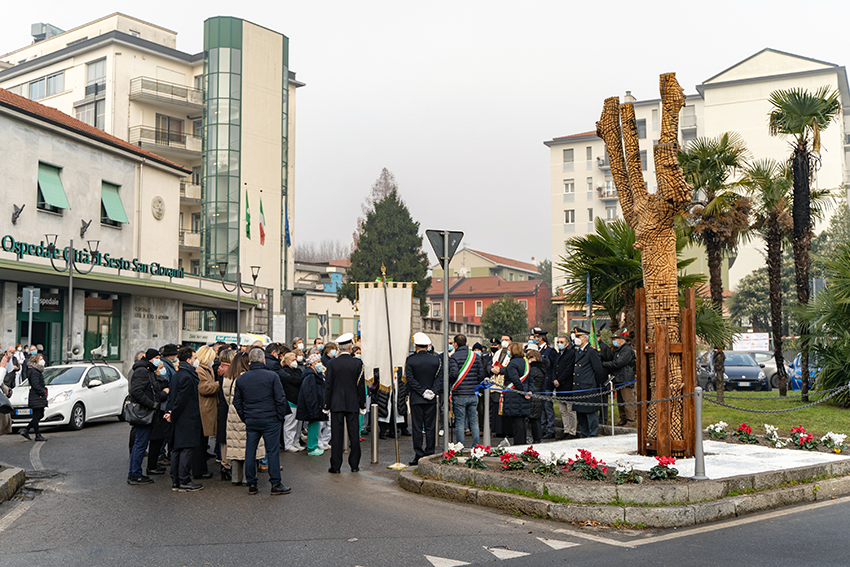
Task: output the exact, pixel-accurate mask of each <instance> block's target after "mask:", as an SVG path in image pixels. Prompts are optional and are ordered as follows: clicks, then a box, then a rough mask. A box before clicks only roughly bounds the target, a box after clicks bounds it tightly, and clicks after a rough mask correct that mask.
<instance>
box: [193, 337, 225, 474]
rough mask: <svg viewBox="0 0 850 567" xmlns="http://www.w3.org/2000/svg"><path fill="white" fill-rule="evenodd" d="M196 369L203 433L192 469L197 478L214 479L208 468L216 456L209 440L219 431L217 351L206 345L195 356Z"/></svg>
mask: <svg viewBox="0 0 850 567" xmlns="http://www.w3.org/2000/svg"><path fill="white" fill-rule="evenodd" d="M195 361H196V363H195V369H196V370H197V372H198V402H199V404H200V408H201V424H202V425H203V432H202V433H201V437H200V439H199V440H198V449H197V450H196V451H194V454H193V459H194V460H193V463H192V468H193V472H194V474H195V478H212V473H211V472H210V471H209V468H208V467H207V459H208V458H210V457H214V456H215V455H213V454H210V453H209V439H210V437H211V436H213V435H215V434H216V431H217V430H218V394H219V387H220V385H219V383H218V380H216V377H215V373H214V372H213V369H212V364H213V362H214V361H215V351H214V350H213V348H212V347H210V346H207V345H204V346H202V347H201V348H199V349H198V352H197V353H196V354H195Z"/></svg>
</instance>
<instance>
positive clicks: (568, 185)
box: [564, 179, 576, 193]
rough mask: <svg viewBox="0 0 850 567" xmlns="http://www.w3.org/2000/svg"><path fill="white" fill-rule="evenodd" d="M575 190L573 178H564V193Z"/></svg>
mask: <svg viewBox="0 0 850 567" xmlns="http://www.w3.org/2000/svg"><path fill="white" fill-rule="evenodd" d="M575 191H576V182H575V179H564V193H575Z"/></svg>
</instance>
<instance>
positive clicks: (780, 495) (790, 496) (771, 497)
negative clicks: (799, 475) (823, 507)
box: [735, 484, 815, 516]
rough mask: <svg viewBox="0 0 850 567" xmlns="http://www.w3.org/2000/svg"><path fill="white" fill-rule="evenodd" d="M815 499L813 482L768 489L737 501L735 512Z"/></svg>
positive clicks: (745, 512) (743, 512)
mask: <svg viewBox="0 0 850 567" xmlns="http://www.w3.org/2000/svg"><path fill="white" fill-rule="evenodd" d="M814 499H815V495H814V485H812V484H805V485H801V486H793V487H789V488H782V489H779V490H768V491H767V492H758V493H756V494H749V495H747V496H746V497H744V498H742V499H741V500H740V501H738V502H737V503H736V506H735V513H736V514H737V515H738V516H741V515H743V514H751V513H753V512H761V511H763V510H772V509H774V508H779V507H781V506H790V505H793V504H800V503H802V502H811V501H813V500H814Z"/></svg>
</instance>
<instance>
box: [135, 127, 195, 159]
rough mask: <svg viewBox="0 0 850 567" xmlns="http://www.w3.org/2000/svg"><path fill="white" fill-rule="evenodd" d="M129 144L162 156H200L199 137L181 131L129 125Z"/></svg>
mask: <svg viewBox="0 0 850 567" xmlns="http://www.w3.org/2000/svg"><path fill="white" fill-rule="evenodd" d="M129 142H130V143H131V144H136V145H137V146H139V147H140V148H144V149H146V150H150V151H152V152H154V153H157V154H161V155H163V157H173V156H178V161H179V156H182V157H187V156H189V157H200V156H201V138H200V137H199V136H191V135H189V134H184V133H182V132H171V131H168V130H161V129H159V128H153V127H150V126H131V127H130V138H129Z"/></svg>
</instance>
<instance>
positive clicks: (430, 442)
mask: <svg viewBox="0 0 850 567" xmlns="http://www.w3.org/2000/svg"><path fill="white" fill-rule="evenodd" d="M413 344H414V348H415V350H416V352H414V353H413V354H411V355H410V356H408V357H407V362H406V363H405V365H404V376H405V378H407V387H408V389H409V390H410V421H411V424H412V425H413V452H414V454H415V456H414V457H413V460H412V461H410V463H409V464H410V465H411V466H414V465H417V464H419V459H421V458H422V457H427V456H428V455H433V454H434V447H435V445H436V443H437V431H436V426H437V424H436V419H437V400H436V397H437V396H439V395H441V394H442V393H443V372H442V368H443V365H442V363H441V361H440V360H441V359H440V358H439V357H436V356H431V355H430V354H428V345H430V344H431V339H429V338H428V335H426V334H425V333H416V334H415V335H413ZM423 428H424V429H425V449H424V450H423V449H422V430H423Z"/></svg>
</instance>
